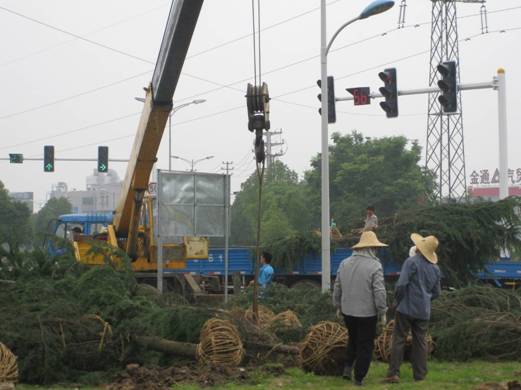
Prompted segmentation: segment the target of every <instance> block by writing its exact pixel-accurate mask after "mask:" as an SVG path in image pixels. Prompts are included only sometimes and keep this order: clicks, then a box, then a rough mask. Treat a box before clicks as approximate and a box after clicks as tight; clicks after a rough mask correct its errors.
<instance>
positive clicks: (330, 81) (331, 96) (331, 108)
mask: <svg viewBox="0 0 521 390" xmlns="http://www.w3.org/2000/svg"><path fill="white" fill-rule="evenodd" d="M317 85H318V86H319V87H320V88H322V81H321V80H317ZM317 97H318V100H319V101H322V94H321V93H319V94H318V95H317ZM318 112H319V114H320V115H322V109H321V108H319V109H318ZM335 122H336V100H335V78H334V77H333V76H327V123H335Z"/></svg>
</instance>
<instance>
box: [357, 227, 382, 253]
mask: <svg viewBox="0 0 521 390" xmlns="http://www.w3.org/2000/svg"><path fill="white" fill-rule="evenodd" d="M384 246H388V245H387V244H384V243H383V242H380V241H378V237H376V234H375V233H374V232H372V231H367V232H363V233H362V235H361V236H360V241H359V242H358V244H356V245H355V246H353V249H362V248H381V247H384Z"/></svg>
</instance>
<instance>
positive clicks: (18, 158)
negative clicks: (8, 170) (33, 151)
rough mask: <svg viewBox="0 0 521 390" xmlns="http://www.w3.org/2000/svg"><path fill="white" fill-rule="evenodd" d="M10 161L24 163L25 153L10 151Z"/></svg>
mask: <svg viewBox="0 0 521 390" xmlns="http://www.w3.org/2000/svg"><path fill="white" fill-rule="evenodd" d="M9 162H10V163H11V164H22V163H23V162H24V155H23V154H21V153H9Z"/></svg>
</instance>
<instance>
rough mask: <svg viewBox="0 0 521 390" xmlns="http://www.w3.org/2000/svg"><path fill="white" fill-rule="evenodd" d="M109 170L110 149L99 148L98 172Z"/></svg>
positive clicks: (106, 147)
mask: <svg viewBox="0 0 521 390" xmlns="http://www.w3.org/2000/svg"><path fill="white" fill-rule="evenodd" d="M108 170H109V147H108V146H98V172H108Z"/></svg>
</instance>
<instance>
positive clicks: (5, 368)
mask: <svg viewBox="0 0 521 390" xmlns="http://www.w3.org/2000/svg"><path fill="white" fill-rule="evenodd" d="M4 382H7V383H16V382H18V363H17V362H16V356H15V355H14V353H12V352H11V350H10V349H9V348H7V346H5V345H4V344H2V343H0V383H4Z"/></svg>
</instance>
